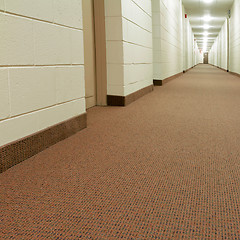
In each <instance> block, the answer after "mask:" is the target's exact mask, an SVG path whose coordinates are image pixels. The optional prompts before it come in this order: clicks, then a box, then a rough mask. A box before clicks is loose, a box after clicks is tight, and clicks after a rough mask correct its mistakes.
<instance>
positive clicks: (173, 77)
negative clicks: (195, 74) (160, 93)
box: [163, 72, 183, 85]
mask: <svg viewBox="0 0 240 240" xmlns="http://www.w3.org/2000/svg"><path fill="white" fill-rule="evenodd" d="M182 75H183V73H182V72H180V73H177V74H175V75H173V76H171V77H168V78H165V79H164V80H163V85H164V84H166V83H168V82H170V81H172V80H173V79H175V78H178V77H181V76H182Z"/></svg>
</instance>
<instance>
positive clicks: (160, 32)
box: [152, 0, 183, 80]
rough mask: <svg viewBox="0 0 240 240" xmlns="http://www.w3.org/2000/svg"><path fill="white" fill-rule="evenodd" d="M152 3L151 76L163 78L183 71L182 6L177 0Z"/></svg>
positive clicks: (158, 0) (158, 78)
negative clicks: (152, 68) (152, 66)
mask: <svg viewBox="0 0 240 240" xmlns="http://www.w3.org/2000/svg"><path fill="white" fill-rule="evenodd" d="M152 3H153V6H152V9H153V50H154V51H153V52H154V55H153V56H154V58H153V64H154V71H153V72H154V74H153V78H154V79H156V80H164V79H166V78H168V77H170V76H173V75H175V74H178V73H180V72H182V71H183V24H182V20H183V18H182V14H183V13H182V8H183V6H182V1H179V0H172V1H168V0H153V1H152ZM173 56H174V57H173Z"/></svg>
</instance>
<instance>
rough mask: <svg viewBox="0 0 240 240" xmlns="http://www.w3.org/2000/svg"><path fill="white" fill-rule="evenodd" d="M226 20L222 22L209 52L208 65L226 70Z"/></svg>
mask: <svg viewBox="0 0 240 240" xmlns="http://www.w3.org/2000/svg"><path fill="white" fill-rule="evenodd" d="M227 24H228V20H227V19H226V21H225V22H224V24H223V26H222V28H221V31H220V32H219V34H218V37H217V38H216V40H215V42H214V44H213V46H212V48H211V50H210V51H209V63H210V64H213V65H214V66H216V67H220V68H222V69H225V70H227V68H228V26H227Z"/></svg>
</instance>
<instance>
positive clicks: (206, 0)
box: [203, 0, 213, 3]
mask: <svg viewBox="0 0 240 240" xmlns="http://www.w3.org/2000/svg"><path fill="white" fill-rule="evenodd" d="M203 2H205V3H211V2H213V0H203Z"/></svg>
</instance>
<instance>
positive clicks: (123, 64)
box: [107, 62, 153, 66]
mask: <svg viewBox="0 0 240 240" xmlns="http://www.w3.org/2000/svg"><path fill="white" fill-rule="evenodd" d="M107 64H109V65H122V66H125V65H127V66H129V65H143V64H148V65H152V64H153V63H152V62H150V63H107Z"/></svg>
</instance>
